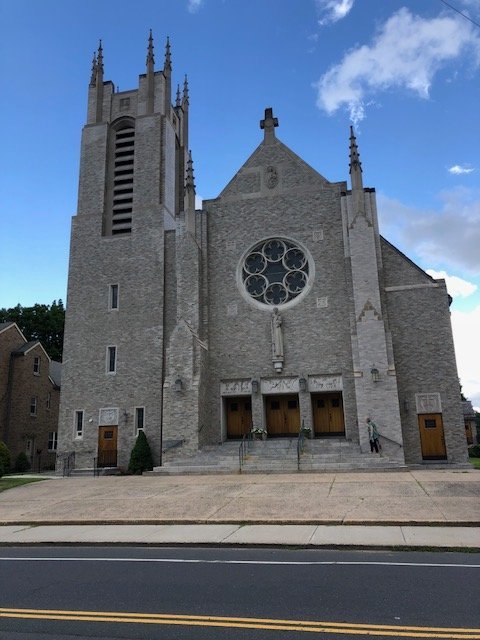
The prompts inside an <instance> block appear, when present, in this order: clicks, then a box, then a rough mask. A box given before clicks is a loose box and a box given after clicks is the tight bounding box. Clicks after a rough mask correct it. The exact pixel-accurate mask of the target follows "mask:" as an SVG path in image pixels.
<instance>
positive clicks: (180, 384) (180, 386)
mask: <svg viewBox="0 0 480 640" xmlns="http://www.w3.org/2000/svg"><path fill="white" fill-rule="evenodd" d="M174 389H175V391H176V392H177V393H180V391H181V390H182V389H183V382H182V380H181V378H177V379H176V380H175V385H174Z"/></svg>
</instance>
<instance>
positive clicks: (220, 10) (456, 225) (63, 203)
mask: <svg viewBox="0 0 480 640" xmlns="http://www.w3.org/2000/svg"><path fill="white" fill-rule="evenodd" d="M450 4H453V5H454V7H455V8H457V9H458V10H460V11H462V12H464V13H465V14H467V15H468V16H469V17H470V18H471V19H472V20H473V21H475V22H477V23H480V0H452V2H451V3H450ZM132 7H133V5H132V3H131V2H130V1H129V2H126V1H125V0H116V2H113V1H107V0H103V1H102V0H81V1H80V0H43V1H42V2H40V0H2V1H1V3H0V65H1V66H0V83H1V95H2V97H3V99H2V101H1V103H0V115H1V121H2V124H3V127H2V137H3V144H2V153H1V154H0V237H1V238H2V243H1V249H0V274H1V275H0V307H10V306H14V305H16V304H17V303H20V304H22V305H31V304H34V303H35V302H40V303H46V304H49V303H51V302H52V300H54V299H58V298H62V299H63V300H65V298H66V282H67V267H68V249H69V235H70V221H71V216H72V215H73V214H74V213H75V209H76V198H77V184H78V162H79V145H80V134H81V128H82V126H83V124H84V121H85V112H86V97H87V87H88V82H89V78H90V67H91V59H92V54H93V51H94V50H95V49H96V47H97V45H98V39H99V38H102V40H103V46H104V60H105V78H106V79H108V80H112V81H113V82H114V83H115V85H117V86H118V87H119V89H120V90H127V89H132V88H135V87H136V86H137V83H138V75H139V74H140V73H143V72H144V69H145V54H146V45H147V37H148V30H149V29H150V28H152V29H153V34H154V38H155V53H156V65H157V68H161V67H162V65H163V52H164V44H165V39H166V36H167V35H168V36H169V37H170V41H171V44H172V58H173V80H174V82H175V83H176V82H182V81H183V76H184V74H185V73H187V74H188V77H189V85H190V113H191V119H190V146H191V148H192V153H193V158H194V163H195V176H196V184H197V193H198V195H199V196H200V197H204V198H211V197H215V196H216V195H218V193H219V192H220V191H221V189H222V188H223V186H224V185H225V184H226V183H227V182H228V181H229V180H230V178H231V177H232V176H233V174H234V173H235V172H236V171H237V170H238V168H239V167H240V166H241V165H242V164H243V162H244V161H245V160H246V158H247V157H248V156H249V155H250V153H251V152H252V151H253V149H254V148H255V147H256V146H257V144H258V143H259V142H260V141H261V139H262V133H261V131H260V129H259V127H258V122H259V120H260V118H261V117H263V110H264V108H265V107H267V106H271V107H273V109H274V114H275V115H276V116H277V117H278V118H279V123H280V126H279V128H278V129H277V135H278V137H279V138H280V139H281V140H282V141H283V142H285V143H286V144H287V145H288V146H289V147H291V148H292V149H293V150H294V151H295V152H296V153H297V154H298V155H300V156H301V157H303V158H304V159H305V160H306V161H307V162H308V163H309V164H311V165H312V166H313V167H314V168H315V169H317V170H318V171H319V172H320V173H321V174H322V175H324V176H325V177H326V178H327V179H329V180H331V181H338V180H344V179H346V178H347V177H348V135H349V133H348V128H349V124H350V123H351V122H353V123H354V124H355V127H356V131H357V136H358V143H359V148H360V153H361V160H362V163H363V171H364V183H365V185H366V186H371V187H375V188H376V190H377V197H378V205H379V217H380V225H381V233H382V234H383V235H384V236H385V237H386V238H387V239H388V240H389V241H390V242H392V243H393V244H395V245H396V246H397V247H398V248H399V249H401V250H402V251H403V252H404V253H406V254H407V255H408V256H409V257H410V258H411V259H413V260H414V261H415V262H417V263H418V264H419V265H420V266H421V267H422V268H424V269H426V270H431V273H432V274H434V275H435V276H436V277H445V278H446V279H447V284H448V288H449V291H450V293H451V295H452V296H453V297H454V302H453V305H452V324H453V329H454V338H455V343H456V349H457V361H458V366H459V374H460V378H461V382H462V384H463V389H464V392H465V394H466V395H467V396H469V397H470V398H472V399H473V400H474V404H475V406H477V407H480V371H479V366H478V361H479V356H480V349H479V339H478V328H479V327H480V252H479V249H478V247H479V246H480V180H479V177H480V157H479V152H478V149H479V133H480V126H479V123H478V105H479V104H480V28H479V27H478V26H476V25H474V24H472V22H470V21H468V20H466V19H465V18H462V16H460V15H459V14H458V13H457V12H455V11H454V10H452V9H451V8H449V7H447V6H446V5H445V3H443V2H441V0H411V1H404V2H399V1H396V0H382V2H378V0H175V1H173V0H156V1H150V0H137V1H136V3H135V5H134V7H135V8H134V9H133V8H132Z"/></svg>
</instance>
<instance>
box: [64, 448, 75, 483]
mask: <svg viewBox="0 0 480 640" xmlns="http://www.w3.org/2000/svg"><path fill="white" fill-rule="evenodd" d="M62 462H63V465H62V467H63V468H62V474H63V477H64V478H69V477H70V476H71V475H72V471H73V469H74V468H75V451H70V452H69V453H66V454H65V455H64V456H63V460H62Z"/></svg>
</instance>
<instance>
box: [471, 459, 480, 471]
mask: <svg viewBox="0 0 480 640" xmlns="http://www.w3.org/2000/svg"><path fill="white" fill-rule="evenodd" d="M468 460H469V461H470V464H472V465H473V466H474V467H475V469H480V458H469V459H468Z"/></svg>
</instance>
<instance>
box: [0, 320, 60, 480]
mask: <svg viewBox="0 0 480 640" xmlns="http://www.w3.org/2000/svg"><path fill="white" fill-rule="evenodd" d="M58 371H59V363H52V362H51V360H50V358H49V356H48V355H47V353H46V352H45V350H44V349H43V347H42V345H41V344H40V342H38V341H37V342H28V341H27V340H26V339H25V337H24V336H23V334H22V332H21V331H20V329H19V328H18V327H17V325H16V324H15V323H13V322H8V323H0V398H1V403H0V406H1V412H0V440H3V441H4V442H5V443H6V445H7V447H8V448H9V450H10V454H11V464H12V467H13V465H14V464H15V460H16V458H17V456H18V454H19V453H21V452H24V453H26V455H27V457H28V459H29V461H30V465H31V467H32V469H34V470H35V471H41V470H44V469H53V468H54V467H55V459H56V449H57V426H58V411H59V402H60V386H59V385H60V380H59V376H58Z"/></svg>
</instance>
